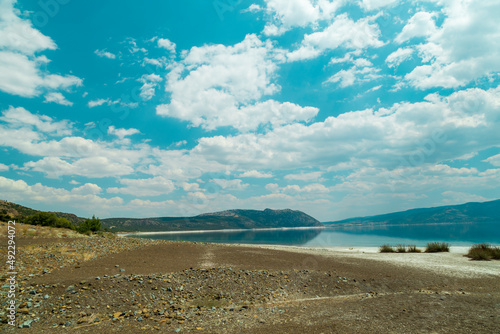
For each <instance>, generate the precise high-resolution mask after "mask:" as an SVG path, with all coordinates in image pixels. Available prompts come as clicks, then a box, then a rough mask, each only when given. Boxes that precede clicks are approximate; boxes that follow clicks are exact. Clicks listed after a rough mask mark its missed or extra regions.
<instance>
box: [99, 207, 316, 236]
mask: <svg viewBox="0 0 500 334" xmlns="http://www.w3.org/2000/svg"><path fill="white" fill-rule="evenodd" d="M101 223H102V226H103V228H109V229H110V230H111V231H115V232H116V231H128V232H131V231H142V232H145V231H193V230H222V229H250V228H280V227H321V226H323V225H322V224H321V223H320V222H319V221H318V220H316V219H314V218H313V217H311V216H309V215H307V214H305V213H303V212H301V211H294V210H290V209H285V210H271V209H265V210H263V211H259V210H227V211H221V212H214V213H205V214H201V215H198V216H194V217H158V218H143V219H135V218H108V219H102V220H101Z"/></svg>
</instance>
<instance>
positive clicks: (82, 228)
mask: <svg viewBox="0 0 500 334" xmlns="http://www.w3.org/2000/svg"><path fill="white" fill-rule="evenodd" d="M100 229H101V220H100V219H99V218H96V217H95V216H92V218H91V219H86V220H85V221H84V222H83V223H81V224H80V225H79V226H78V228H77V231H78V232H80V233H86V232H97V231H99V230H100Z"/></svg>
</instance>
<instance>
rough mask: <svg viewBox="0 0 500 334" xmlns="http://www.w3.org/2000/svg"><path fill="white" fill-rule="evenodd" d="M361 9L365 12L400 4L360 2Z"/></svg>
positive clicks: (386, 0)
mask: <svg viewBox="0 0 500 334" xmlns="http://www.w3.org/2000/svg"><path fill="white" fill-rule="evenodd" d="M359 2H360V6H361V8H363V9H365V10H377V9H379V8H382V7H387V6H390V5H393V4H396V3H397V2H399V0H359Z"/></svg>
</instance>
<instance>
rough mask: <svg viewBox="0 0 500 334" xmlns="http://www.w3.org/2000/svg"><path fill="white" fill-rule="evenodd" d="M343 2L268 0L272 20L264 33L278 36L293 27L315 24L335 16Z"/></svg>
mask: <svg viewBox="0 0 500 334" xmlns="http://www.w3.org/2000/svg"><path fill="white" fill-rule="evenodd" d="M343 3H344V1H343V0H338V1H337V0H334V1H328V0H319V1H317V0H266V12H267V14H268V16H269V17H270V18H271V20H270V22H268V23H267V24H266V26H265V28H264V31H263V33H264V34H265V35H267V36H277V35H282V34H283V33H285V32H286V31H288V30H290V29H291V28H295V27H306V26H311V25H312V26H314V25H316V24H317V23H318V21H320V20H328V19H330V18H331V17H333V15H334V14H335V12H336V11H337V10H338V9H339V8H340V7H341V6H342V5H343ZM254 8H255V7H254ZM255 9H257V8H255Z"/></svg>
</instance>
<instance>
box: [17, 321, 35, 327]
mask: <svg viewBox="0 0 500 334" xmlns="http://www.w3.org/2000/svg"><path fill="white" fill-rule="evenodd" d="M32 323H33V320H26V321H25V322H23V323H22V324H20V325H19V328H31V324H32Z"/></svg>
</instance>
